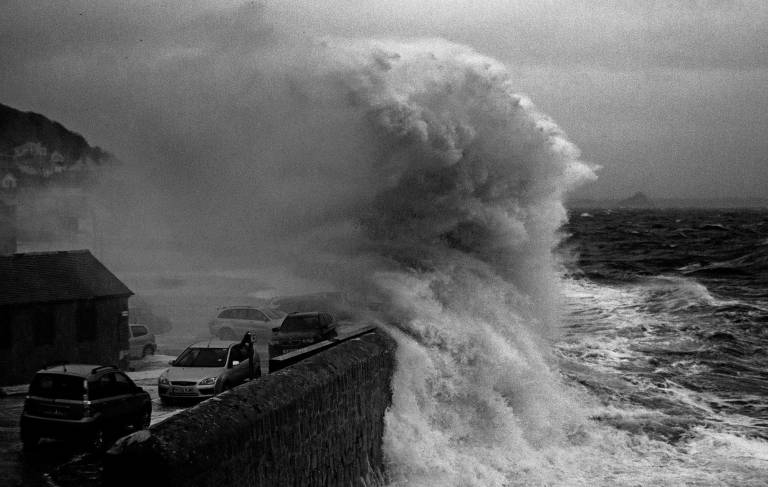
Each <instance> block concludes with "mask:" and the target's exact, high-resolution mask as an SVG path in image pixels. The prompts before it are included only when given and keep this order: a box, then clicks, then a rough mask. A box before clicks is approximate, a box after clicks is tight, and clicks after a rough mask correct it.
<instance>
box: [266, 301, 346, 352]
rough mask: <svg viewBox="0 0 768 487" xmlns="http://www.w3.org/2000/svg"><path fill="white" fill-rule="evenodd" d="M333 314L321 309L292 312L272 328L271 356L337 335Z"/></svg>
mask: <svg viewBox="0 0 768 487" xmlns="http://www.w3.org/2000/svg"><path fill="white" fill-rule="evenodd" d="M336 335H337V334H336V322H335V320H334V319H333V315H332V314H330V313H324V312H321V311H310V312H305V313H290V314H289V315H288V316H286V317H285V319H283V324H282V325H280V326H279V327H277V328H273V329H272V339H271V340H270V341H269V358H272V357H276V356H278V355H282V354H284V353H288V352H290V351H292V350H296V349H299V348H303V347H307V346H309V345H312V344H313V343H317V342H321V341H323V340H328V339H329V338H334V337H336Z"/></svg>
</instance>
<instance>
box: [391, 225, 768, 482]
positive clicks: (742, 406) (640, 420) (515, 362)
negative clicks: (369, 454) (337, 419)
mask: <svg viewBox="0 0 768 487" xmlns="http://www.w3.org/2000/svg"><path fill="white" fill-rule="evenodd" d="M767 236H768V211H760V210H594V211H575V212H572V213H571V215H570V218H569V221H568V223H567V224H566V225H565V226H564V227H563V229H562V237H563V240H562V242H561V244H560V245H559V246H558V247H557V248H556V250H555V255H558V256H560V262H561V267H560V272H561V273H560V275H559V276H558V277H557V279H556V281H557V282H558V283H559V285H558V286H554V287H553V288H552V290H553V292H557V293H559V295H560V299H559V300H553V301H551V302H550V303H549V304H548V305H549V306H557V307H558V310H559V312H558V313H556V314H555V316H550V318H549V319H553V320H556V323H554V327H553V328H554V329H550V330H549V332H548V333H545V334H541V333H539V332H537V331H536V330H535V328H536V326H539V325H540V324H541V323H540V322H541V320H542V318H541V317H540V315H537V312H536V311H533V312H532V314H530V315H525V313H523V312H522V311H521V310H524V309H533V308H531V303H525V302H521V301H517V302H515V299H518V300H520V299H521V298H520V295H519V294H517V293H518V292H519V291H518V290H514V291H510V292H507V293H505V292H504V291H501V290H500V289H501V288H504V287H505V286H508V285H509V282H508V281H507V280H505V279H502V278H498V280H494V279H490V278H489V274H486V273H483V272H480V271H478V270H477V269H473V271H475V272H474V275H473V276H472V277H469V276H466V275H464V276H462V277H457V276H456V275H452V276H450V277H447V276H442V277H441V279H442V281H441V282H442V285H443V286H445V287H446V288H450V290H446V289H441V290H440V291H438V292H437V293H436V292H435V288H436V285H435V279H434V277H433V278H432V279H425V278H424V277H423V273H417V272H415V273H411V275H410V276H409V278H408V279H402V278H400V279H396V283H395V282H391V283H390V284H391V285H390V289H392V290H396V289H397V290H400V292H402V298H403V300H408V299H410V300H411V302H412V304H411V306H414V307H416V308H418V309H419V311H418V312H417V313H416V314H417V318H415V319H414V321H413V322H412V323H410V324H409V325H408V326H406V327H404V328H406V330H407V333H408V335H409V336H408V337H407V338H406V337H400V340H401V347H402V346H403V345H404V346H405V351H401V357H402V359H401V363H400V371H399V372H398V376H397V377H396V387H395V406H394V407H393V410H392V411H391V412H390V414H389V416H388V426H389V429H388V437H387V441H386V443H385V444H386V446H387V448H388V452H389V459H390V461H391V462H392V463H391V465H390V467H391V470H392V472H393V482H392V483H393V485H457V486H458V485H478V486H480V485H500V486H501V485H552V486H571V485H573V486H582V485H583V486H591V485H601V486H612V485H621V486H624V485H626V486H645V485H664V486H688V485H696V486H720V485H729V486H740V485H750V486H758V485H768V367H767V366H768V328H766V321H767V320H768V293H767V292H766V279H767V278H768V273H767V272H766V271H767V270H768V269H767V268H766V265H765V262H766V260H765V258H766V255H768V239H767V238H766V237H767ZM456 265H457V266H460V265H461V264H456ZM454 270H455V268H454ZM439 280H440V279H438V281H439ZM403 289H407V290H408V291H403ZM457 289H461V291H460V292H459V291H457ZM440 293H445V294H446V296H443V298H442V299H441V297H436V295H437V294H440ZM448 295H450V297H447V296H448ZM414 296H415V297H416V301H417V302H416V303H415V304H414V303H413V297H414ZM522 301H524V300H522ZM499 303H506V304H504V305H499ZM555 303H556V304H555ZM534 308H535V307H534ZM510 310H514V311H510ZM537 316H538V317H537ZM435 319H437V320H439V321H441V323H436V322H435V321H434V320H435ZM532 323H537V325H534V326H533V327H532V326H531V324H532ZM446 330H450V331H446ZM457 330H458V332H457V333H452V331H457ZM539 331H540V330H539Z"/></svg>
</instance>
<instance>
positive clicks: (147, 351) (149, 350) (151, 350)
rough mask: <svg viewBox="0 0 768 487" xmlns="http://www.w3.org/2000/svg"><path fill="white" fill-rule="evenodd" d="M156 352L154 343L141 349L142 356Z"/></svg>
mask: <svg viewBox="0 0 768 487" xmlns="http://www.w3.org/2000/svg"><path fill="white" fill-rule="evenodd" d="M154 354H155V347H153V346H152V345H145V346H144V350H142V351H141V356H142V357H146V356H147V355H154Z"/></svg>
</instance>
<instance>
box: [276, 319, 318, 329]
mask: <svg viewBox="0 0 768 487" xmlns="http://www.w3.org/2000/svg"><path fill="white" fill-rule="evenodd" d="M319 328H320V322H319V321H318V320H317V316H288V317H287V318H286V319H285V320H283V324H282V325H281V326H280V331H283V332H302V331H305V332H306V331H315V330H317V329H319Z"/></svg>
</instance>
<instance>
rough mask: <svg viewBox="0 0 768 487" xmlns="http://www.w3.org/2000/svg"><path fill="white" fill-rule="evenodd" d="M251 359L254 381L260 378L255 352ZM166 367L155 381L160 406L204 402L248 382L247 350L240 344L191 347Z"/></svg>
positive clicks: (214, 342) (212, 343)
mask: <svg viewBox="0 0 768 487" xmlns="http://www.w3.org/2000/svg"><path fill="white" fill-rule="evenodd" d="M253 355H254V358H253V371H254V372H253V377H254V378H256V377H260V376H261V364H260V358H259V354H258V353H257V352H256V351H255V350H254V352H253ZM170 365H171V367H170V368H168V369H166V370H165V371H163V373H161V374H160V377H158V379H157V390H158V394H159V396H160V400H161V401H162V402H163V403H168V402H171V401H173V400H175V399H208V398H210V397H213V396H214V395H215V394H219V393H221V392H223V391H226V390H227V389H231V388H232V387H235V386H237V385H239V384H242V383H243V382H245V381H246V380H249V379H250V368H249V367H250V364H249V359H248V352H247V348H246V346H245V345H242V344H241V343H240V342H234V341H223V340H209V341H203V342H198V343H194V344H192V345H190V346H189V347H187V349H186V350H184V351H183V352H182V353H181V355H179V356H178V357H177V358H176V360H173V361H171V362H170Z"/></svg>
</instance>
